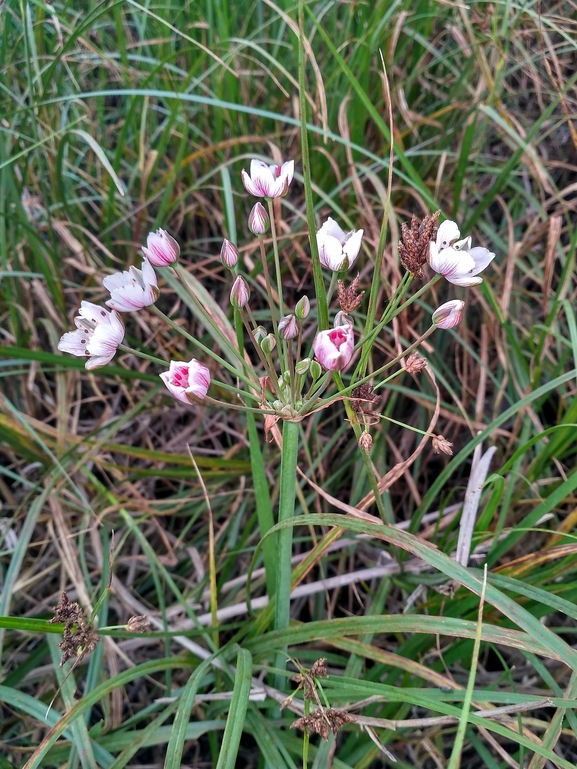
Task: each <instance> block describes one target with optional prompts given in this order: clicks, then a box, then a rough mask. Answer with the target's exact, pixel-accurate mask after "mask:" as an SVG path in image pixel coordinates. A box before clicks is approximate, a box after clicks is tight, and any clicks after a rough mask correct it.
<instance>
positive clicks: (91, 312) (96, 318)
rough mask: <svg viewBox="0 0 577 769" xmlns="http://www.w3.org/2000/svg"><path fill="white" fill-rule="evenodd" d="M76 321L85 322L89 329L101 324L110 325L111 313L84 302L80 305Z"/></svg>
mask: <svg viewBox="0 0 577 769" xmlns="http://www.w3.org/2000/svg"><path fill="white" fill-rule="evenodd" d="M76 320H80V322H84V325H88V327H89V328H90V327H91V328H94V327H95V326H97V325H98V324H99V323H110V312H109V311H108V310H105V309H104V307H99V306H98V305H97V304H93V303H92V302H86V301H84V302H81V303H80V310H79V311H78V316H77V318H76Z"/></svg>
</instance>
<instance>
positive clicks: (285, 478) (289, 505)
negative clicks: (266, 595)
mask: <svg viewBox="0 0 577 769" xmlns="http://www.w3.org/2000/svg"><path fill="white" fill-rule="evenodd" d="M298 448H299V425H298V422H289V421H287V420H285V421H284V422H283V430H282V454H281V465H280V496H279V508H278V522H279V523H281V522H282V521H288V520H290V519H291V518H293V517H294V514H295V498H296V492H295V485H296V472H297V458H298ZM292 543H293V527H292V526H288V527H287V528H286V529H282V530H281V531H279V532H278V534H277V572H276V600H275V614H274V628H275V630H283V629H284V628H287V627H288V625H289V618H290V592H291V556H292ZM286 663H287V655H286V647H285V648H284V649H282V650H281V651H279V653H278V655H277V658H276V664H275V666H276V667H277V668H279V669H281V670H285V669H286ZM275 687H276V688H280V689H286V679H285V678H284V677H281V676H279V680H277V681H275Z"/></svg>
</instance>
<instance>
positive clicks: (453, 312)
mask: <svg viewBox="0 0 577 769" xmlns="http://www.w3.org/2000/svg"><path fill="white" fill-rule="evenodd" d="M464 308H465V302H461V300H460V299H451V301H450V302H445V304H442V305H441V306H440V307H437V309H436V310H435V312H434V313H433V323H434V324H435V326H438V327H439V328H444V329H449V328H453V327H454V326H456V325H457V323H460V322H461V320H462V319H463V310H464Z"/></svg>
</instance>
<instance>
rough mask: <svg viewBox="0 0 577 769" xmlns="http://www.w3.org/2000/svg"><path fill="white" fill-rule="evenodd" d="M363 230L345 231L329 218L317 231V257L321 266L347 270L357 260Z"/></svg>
mask: <svg viewBox="0 0 577 769" xmlns="http://www.w3.org/2000/svg"><path fill="white" fill-rule="evenodd" d="M363 232H364V230H351V231H350V232H345V231H344V230H343V229H341V227H339V225H338V224H337V223H336V222H335V220H334V219H331V217H330V216H329V218H328V219H327V220H326V222H325V223H324V224H323V226H322V227H321V228H320V230H319V231H318V232H317V245H318V249H319V259H320V262H321V264H322V265H323V267H328V268H329V270H333V271H334V272H338V271H339V270H348V269H349V267H352V266H353V264H354V263H355V262H356V261H357V257H358V255H359V251H360V250H361V241H362V239H363Z"/></svg>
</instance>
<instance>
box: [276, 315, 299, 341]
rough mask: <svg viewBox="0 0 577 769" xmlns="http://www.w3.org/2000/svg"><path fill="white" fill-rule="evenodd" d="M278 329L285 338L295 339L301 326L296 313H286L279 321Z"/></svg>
mask: <svg viewBox="0 0 577 769" xmlns="http://www.w3.org/2000/svg"><path fill="white" fill-rule="evenodd" d="M278 330H279V333H280V335H281V336H282V338H283V339H294V338H295V336H298V333H299V326H298V323H297V319H296V318H295V316H294V315H285V317H284V318H281V319H280V320H279V322H278Z"/></svg>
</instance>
